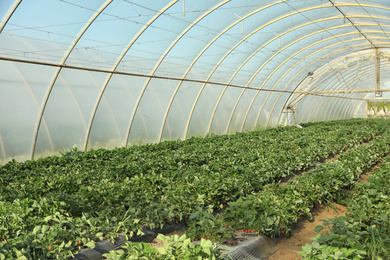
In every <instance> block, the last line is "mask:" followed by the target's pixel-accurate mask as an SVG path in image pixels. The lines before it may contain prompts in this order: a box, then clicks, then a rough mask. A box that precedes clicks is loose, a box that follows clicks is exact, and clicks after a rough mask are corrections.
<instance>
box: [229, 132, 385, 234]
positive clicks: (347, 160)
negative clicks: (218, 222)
mask: <svg viewBox="0 0 390 260" xmlns="http://www.w3.org/2000/svg"><path fill="white" fill-rule="evenodd" d="M389 150H390V138H389V137H388V136H386V137H379V138H377V139H375V140H373V141H372V142H371V143H369V144H367V145H360V146H356V147H354V148H352V149H350V150H349V151H348V152H346V153H344V154H342V155H341V156H340V157H339V158H338V160H337V161H336V162H330V163H327V164H322V165H319V167H318V168H317V169H316V170H313V171H311V172H309V173H308V174H305V175H304V176H302V177H300V178H297V179H296V180H295V181H294V182H289V183H288V184H287V185H286V186H280V185H279V184H270V185H267V186H265V188H264V189H263V190H261V191H260V192H259V193H258V194H257V195H248V196H245V197H243V198H240V199H238V200H237V201H235V202H230V203H229V207H228V208H227V209H226V210H225V211H224V212H223V214H222V217H223V218H224V219H225V221H226V222H227V223H228V224H231V225H234V227H235V228H247V229H248V228H249V229H253V230H256V231H259V232H260V233H261V234H265V235H268V236H271V237H275V236H280V235H286V236H289V235H290V234H291V227H292V225H293V224H295V223H298V222H299V220H300V219H301V218H302V217H308V218H309V219H311V217H312V216H311V211H312V209H313V208H314V207H316V206H317V205H318V204H323V203H327V202H331V201H340V200H341V199H343V198H344V197H345V195H346V191H345V189H349V188H351V187H352V185H353V184H354V183H355V182H356V180H357V179H358V178H359V176H360V174H361V173H363V172H364V171H365V170H367V169H368V168H369V167H371V166H372V165H373V164H376V163H377V162H379V161H380V160H381V158H382V157H383V156H384V155H386V154H387V153H388V152H389Z"/></svg>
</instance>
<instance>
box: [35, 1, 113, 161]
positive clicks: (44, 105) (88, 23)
mask: <svg viewBox="0 0 390 260" xmlns="http://www.w3.org/2000/svg"><path fill="white" fill-rule="evenodd" d="M112 1H113V0H108V1H106V3H105V4H103V5H102V6H101V7H100V9H99V10H98V11H97V12H96V13H95V15H94V16H92V18H91V19H90V20H89V21H88V22H87V24H86V25H85V26H84V28H83V29H82V30H81V32H80V33H79V35H78V36H77V38H76V39H75V41H74V42H73V44H72V45H71V47H70V48H69V50H68V51H67V53H66V54H65V56H64V58H63V59H62V61H61V66H60V67H59V68H58V69H57V71H56V73H55V75H54V77H53V80H52V82H51V83H50V86H49V89H48V92H47V93H46V97H45V99H44V103H43V106H42V110H41V113H40V115H39V119H38V123H37V127H36V129H35V135H34V142H33V147H32V152H31V159H34V153H35V148H36V143H37V139H38V134H39V127H40V125H41V122H42V118H43V114H44V112H45V109H46V105H47V102H48V100H49V97H50V94H51V91H52V89H53V87H54V84H55V83H56V81H57V78H58V76H59V74H60V72H61V70H62V68H63V65H64V64H65V61H66V60H67V59H68V57H69V56H70V54H71V53H72V51H73V49H74V48H75V46H76V44H77V43H78V42H79V40H80V39H81V37H82V36H83V35H84V33H85V32H86V31H87V29H88V28H89V26H90V25H91V24H92V23H93V21H95V19H96V18H97V17H98V16H99V15H100V14H101V13H102V12H103V11H104V9H106V7H107V6H108V5H109V4H110V3H111V2H112Z"/></svg>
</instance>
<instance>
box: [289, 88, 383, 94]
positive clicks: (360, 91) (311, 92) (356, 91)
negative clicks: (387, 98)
mask: <svg viewBox="0 0 390 260" xmlns="http://www.w3.org/2000/svg"><path fill="white" fill-rule="evenodd" d="M375 91H376V89H343V90H328V91H296V93H299V94H306V95H326V94H337V93H370V92H375ZM381 91H383V92H390V88H384V89H381Z"/></svg>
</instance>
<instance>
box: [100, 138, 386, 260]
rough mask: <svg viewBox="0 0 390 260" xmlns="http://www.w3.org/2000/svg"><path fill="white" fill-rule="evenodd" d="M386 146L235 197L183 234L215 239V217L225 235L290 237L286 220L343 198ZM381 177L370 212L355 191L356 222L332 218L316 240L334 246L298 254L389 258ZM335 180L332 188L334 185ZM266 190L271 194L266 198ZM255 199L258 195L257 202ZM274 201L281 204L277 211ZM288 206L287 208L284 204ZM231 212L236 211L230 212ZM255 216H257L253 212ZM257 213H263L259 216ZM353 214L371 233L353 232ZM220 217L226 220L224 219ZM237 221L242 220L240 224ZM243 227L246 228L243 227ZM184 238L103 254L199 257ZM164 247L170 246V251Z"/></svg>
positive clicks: (217, 228)
mask: <svg viewBox="0 0 390 260" xmlns="http://www.w3.org/2000/svg"><path fill="white" fill-rule="evenodd" d="M389 148H390V140H389V138H385V139H381V140H375V141H374V142H373V143H371V144H369V145H366V146H359V147H356V148H354V149H352V150H351V151H348V153H346V154H343V155H341V156H340V159H339V160H340V161H337V162H335V163H330V164H329V165H323V166H319V167H320V168H319V169H318V170H316V171H313V172H312V173H311V176H309V177H307V176H308V175H306V176H304V177H302V178H300V179H298V180H297V182H296V183H294V184H293V183H290V185H293V186H294V187H290V189H289V190H288V189H287V190H286V191H285V192H283V191H281V190H278V191H275V190H277V189H283V187H278V186H276V185H275V184H273V185H270V187H268V188H269V189H270V190H268V191H267V192H266V193H262V194H261V195H258V196H257V197H256V199H254V200H251V198H249V199H248V198H245V199H239V200H238V201H237V202H235V203H230V204H229V207H228V208H227V209H226V211H225V212H224V213H223V214H221V215H220V217H221V218H220V219H217V218H218V217H213V215H212V214H210V213H211V211H210V212H209V214H204V215H203V216H202V218H201V221H200V222H199V223H197V224H198V225H199V227H200V228H198V229H196V230H195V229H193V230H194V231H191V230H190V229H189V231H188V232H187V233H188V234H189V236H190V237H192V238H193V237H194V236H195V237H200V236H202V234H203V235H204V234H206V233H207V235H208V236H211V237H213V238H215V234H210V232H212V231H215V232H221V230H223V229H222V228H221V226H216V225H215V224H216V223H210V222H212V221H215V220H216V221H217V222H219V223H220V224H221V223H224V226H225V228H224V229H225V231H227V233H229V231H230V234H225V236H226V235H229V236H231V235H232V229H231V228H230V230H229V228H227V227H229V226H228V225H227V224H226V223H230V224H232V225H234V226H235V227H238V228H236V229H239V228H240V231H241V229H242V230H245V232H251V229H250V228H252V231H254V230H259V228H260V229H261V228H262V229H263V232H264V233H266V234H268V235H271V236H272V235H275V233H274V234H273V233H272V230H275V231H276V235H280V234H282V235H289V234H290V233H289V232H290V230H289V226H290V225H291V223H289V222H290V220H291V219H293V221H294V222H297V221H299V218H295V215H299V213H304V214H308V215H310V211H311V209H310V207H311V205H312V203H313V201H315V202H314V203H325V202H329V201H333V200H340V198H342V197H344V195H345V192H344V189H345V188H350V187H352V185H353V184H354V182H355V181H356V179H357V178H358V177H359V175H360V174H361V173H362V171H364V170H365V169H367V168H369V167H370V166H371V165H372V164H374V163H376V162H378V161H379V160H380V158H382V157H383V154H386V153H387V151H388V150H389ZM359 156H363V158H364V159H360V158H359ZM315 175H321V176H315ZM311 177H314V178H311ZM383 177H384V176H380V177H379V178H376V179H375V180H376V182H378V181H379V180H381V187H382V188H381V187H378V186H375V189H373V188H374V187H373V186H369V187H368V188H365V189H364V190H367V189H369V194H370V195H372V196H371V200H370V203H368V204H369V205H368V206H369V208H371V210H370V211H369V212H367V211H365V210H364V207H365V205H366V204H367V203H364V202H365V200H366V198H367V197H368V196H365V197H364V196H363V197H360V195H361V193H359V192H357V193H354V194H355V196H354V197H357V198H358V200H359V201H358V202H355V203H354V205H355V206H357V205H359V206H358V208H359V209H357V210H355V215H356V216H355V223H354V224H352V222H351V221H350V222H346V221H345V220H344V218H343V217H341V218H339V219H336V220H337V221H333V222H331V224H332V225H333V230H334V231H335V232H336V234H335V233H333V234H331V235H326V236H321V237H320V238H318V239H317V241H319V242H320V243H322V244H331V245H332V246H328V245H321V246H320V245H319V244H318V243H317V244H316V243H314V244H313V245H306V246H305V247H304V251H303V252H301V253H302V255H304V256H307V257H308V256H309V257H310V258H307V259H327V257H332V256H334V257H335V258H337V256H340V254H341V253H343V254H345V256H346V257H350V258H352V256H355V257H356V256H359V257H362V256H363V255H366V251H365V250H362V249H366V250H367V251H369V253H368V256H375V257H383V256H388V253H386V250H384V248H385V246H386V245H387V244H388V239H389V237H388V232H387V233H383V232H382V231H383V230H385V231H389V230H388V226H387V225H388V220H387V215H386V213H388V210H389V207H388V203H386V204H383V203H385V201H386V199H387V198H388V195H389V193H388V189H387V190H386V191H385V189H386V186H387V188H388V182H387V181H385V182H383ZM328 178H331V180H332V182H331V183H330V185H329V184H327V183H326V181H325V180H326V179H328ZM309 179H311V180H309ZM334 184H335V186H333V185H334ZM313 187H315V188H317V189H320V190H321V193H322V194H318V193H319V191H317V192H315V193H316V194H314V196H315V197H310V195H311V194H310V188H313ZM270 193H271V198H270V197H268V195H269V194H270ZM375 195H376V196H375ZM252 198H253V197H252ZM259 198H261V200H259ZM286 199H287V200H288V201H287V203H286V204H285V205H283V202H282V201H285V200H286ZM378 201H380V202H382V204H381V205H380V206H379V207H380V209H381V210H379V211H376V212H374V210H377V207H378V205H376V204H375V203H376V202H378ZM278 202H279V203H278ZM362 202H363V203H362ZM259 203H260V204H262V209H259V208H258V206H259ZM294 203H295V205H294ZM296 204H298V207H301V210H299V209H295V212H294V206H297V205H296ZM275 205H277V206H279V207H278V208H276V209H275V208H274V207H275ZM286 205H289V206H290V207H289V206H287V207H286ZM316 205H317V204H314V207H315V206H316ZM267 206H269V207H270V208H271V209H272V210H273V211H269V210H268V212H265V211H267V209H266V207H267ZM280 207H281V208H282V209H283V208H284V209H285V208H288V209H289V210H288V211H287V212H286V211H284V212H283V210H282V211H280V209H279V208H280ZM249 208H250V209H251V210H252V211H251V212H249V211H248V209H249ZM233 211H234V213H233V214H232V212H233ZM275 212H277V214H275ZM273 213H274V214H273ZM281 213H285V214H281ZM195 214H198V213H195ZM195 214H193V215H195ZM256 214H257V216H254V215H256ZM259 214H260V215H261V216H259ZM207 215H208V216H207ZM289 215H290V216H289ZM232 216H234V219H233V221H232V219H231V218H229V217H232ZM191 217H193V216H191ZM196 217H198V216H196ZM275 217H279V223H278V220H277V219H276V220H275ZM283 217H284V218H283ZM286 217H287V218H286ZM356 217H358V221H360V223H363V224H364V223H365V224H366V225H370V227H369V228H368V229H369V231H370V232H367V231H365V230H363V231H359V232H357V234H356V232H355V231H356V224H357V222H356ZM222 219H224V220H223V221H222ZM260 219H261V220H262V222H261V221H260ZM218 220H221V221H218ZM240 220H243V221H242V222H240ZM282 221H286V223H285V224H283V222H282ZM255 222H258V225H255V224H254V223H255ZM346 223H347V224H346ZM248 224H249V225H248ZM327 225H330V223H327ZM243 227H246V228H247V229H243ZM190 228H193V226H190ZM275 228H276V229H275ZM267 231H268V232H267ZM269 231H271V232H269ZM373 232H375V235H376V237H375V238H374V239H375V240H377V241H378V239H379V240H380V239H382V241H381V244H379V245H376V244H375V243H373V242H372V241H367V240H369V239H372V237H371V236H370V235H371V234H372V233H373ZM346 234H347V235H346ZM204 238H205V237H203V238H202V242H205V240H204ZM183 239H185V238H183ZM356 239H357V241H356ZM187 240H188V239H187ZM193 240H195V241H196V240H197V238H195V239H194V238H193ZM363 241H364V242H365V243H366V244H365V245H363V244H362V242H363ZM187 242H188V243H187V247H183V246H182V245H181V244H180V243H179V244H177V242H176V243H172V242H171V243H165V246H164V247H161V248H159V249H158V250H154V248H150V246H148V245H147V244H145V245H140V244H138V243H127V245H126V246H125V247H124V248H125V249H126V250H127V252H124V251H119V252H112V253H111V254H107V255H106V256H107V257H108V259H119V257H122V258H123V259H124V258H126V259H133V256H137V257H138V256H145V257H147V258H148V259H167V258H168V259H170V257H172V252H173V253H175V256H177V255H180V256H184V255H185V256H187V257H191V258H195V257H197V256H199V254H205V252H202V251H200V250H201V249H200V248H199V249H198V250H197V251H196V252H195V251H194V249H193V248H194V245H193V244H190V243H189V240H188V241H187ZM370 242H371V243H370ZM376 243H378V242H376ZM345 244H349V245H352V244H353V247H352V248H348V249H347V248H345V247H344V248H341V249H340V248H338V247H336V246H339V247H340V246H341V245H345ZM173 245H174V246H175V247H177V248H179V249H180V250H177V251H172V250H169V248H171V247H172V246H173ZM188 245H192V247H189V246H188ZM210 245H211V244H210ZM335 245H336V246H335ZM166 248H168V250H167V249H166ZM367 248H368V249H367ZM372 249H374V250H376V251H379V252H375V255H374V254H373V253H371V252H370V250H371V251H372ZM208 253H209V254H210V255H203V257H205V256H207V258H209V259H216V258H218V256H219V255H220V254H219V253H218V251H213V252H211V251H208ZM324 255H326V258H321V257H323V256H324ZM318 257H319V258H318ZM122 258H121V259H122ZM359 259H360V258H359ZM378 259H385V258H378Z"/></svg>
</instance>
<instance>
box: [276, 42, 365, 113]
mask: <svg viewBox="0 0 390 260" xmlns="http://www.w3.org/2000/svg"><path fill="white" fill-rule="evenodd" d="M359 46H361V44H360V45H359ZM352 47H356V46H352ZM337 52H339V50H337V51H334V52H332V53H330V54H328V55H325V56H324V57H327V56H330V55H332V54H334V53H337ZM359 55H362V54H355V55H350V56H348V57H355V56H359ZM324 57H321V59H322V58H324ZM319 60H320V59H317V60H316V61H314V62H312V63H310V64H309V65H307V66H306V67H305V68H303V69H302V70H301V72H299V73H297V74H296V76H295V77H294V78H292V79H291V80H290V82H289V83H288V85H290V84H291V82H293V81H294V80H295V79H296V77H297V76H298V75H300V74H301V73H302V72H303V71H304V70H306V69H307V68H308V67H310V66H312V65H313V64H315V63H316V62H318V61H319ZM337 62H339V60H336V61H334V62H333V63H332V64H336V63H337ZM327 68H329V66H326V67H324V68H323V69H322V70H321V71H320V72H323V71H325V70H326V69H327ZM300 84H301V83H300ZM300 84H298V85H297V86H296V87H295V88H294V89H293V92H294V93H295V90H296V89H298V88H299V87H300ZM291 95H292V94H291ZM291 95H290V97H291ZM290 97H289V98H290ZM289 98H288V99H287V100H286V102H285V104H284V106H286V104H287V102H288V101H289ZM294 102H295V104H296V103H297V102H296V101H294ZM295 104H294V105H295ZM279 120H280V115H279Z"/></svg>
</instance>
